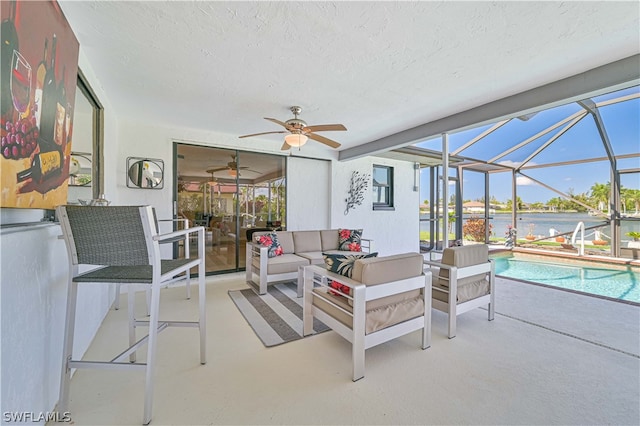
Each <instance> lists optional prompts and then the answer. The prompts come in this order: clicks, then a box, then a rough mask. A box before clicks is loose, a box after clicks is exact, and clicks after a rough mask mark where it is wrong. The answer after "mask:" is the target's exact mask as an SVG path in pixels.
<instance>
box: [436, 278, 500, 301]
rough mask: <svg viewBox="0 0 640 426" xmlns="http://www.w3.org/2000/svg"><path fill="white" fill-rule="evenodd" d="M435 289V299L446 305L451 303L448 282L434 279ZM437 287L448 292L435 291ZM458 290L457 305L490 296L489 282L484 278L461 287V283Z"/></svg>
mask: <svg viewBox="0 0 640 426" xmlns="http://www.w3.org/2000/svg"><path fill="white" fill-rule="evenodd" d="M433 287H434V290H433V298H434V299H438V300H441V301H443V302H445V303H448V302H449V293H448V292H449V282H448V281H447V280H443V279H441V278H438V277H434V278H433ZM436 287H437V288H441V289H443V290H446V292H444V291H438V290H435V288H436ZM457 289H458V291H457V297H456V299H457V300H456V303H464V302H467V301H469V300H473V299H475V298H477V297H480V296H484V295H486V294H489V281H487V280H486V279H484V277H483V278H481V279H479V280H477V281H473V282H467V283H464V284H463V285H460V283H458V287H457Z"/></svg>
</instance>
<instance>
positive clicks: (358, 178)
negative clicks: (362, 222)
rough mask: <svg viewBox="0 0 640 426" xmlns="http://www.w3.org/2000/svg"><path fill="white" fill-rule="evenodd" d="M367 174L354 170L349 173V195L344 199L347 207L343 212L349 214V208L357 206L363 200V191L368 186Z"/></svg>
mask: <svg viewBox="0 0 640 426" xmlns="http://www.w3.org/2000/svg"><path fill="white" fill-rule="evenodd" d="M369 177H370V175H369V174H366V173H360V172H358V171H357V170H354V172H353V173H351V184H350V185H349V196H348V197H347V198H346V199H345V200H344V201H345V202H346V203H347V208H346V209H345V211H344V214H345V215H347V214H349V210H351V209H353V208H355V207H356V206H359V205H360V204H362V202H363V201H364V193H365V191H366V190H367V187H368V186H369Z"/></svg>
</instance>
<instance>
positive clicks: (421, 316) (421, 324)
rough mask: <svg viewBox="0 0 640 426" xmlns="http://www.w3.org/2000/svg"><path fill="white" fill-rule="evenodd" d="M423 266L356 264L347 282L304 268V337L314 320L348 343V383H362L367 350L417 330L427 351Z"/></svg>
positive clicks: (390, 260)
mask: <svg viewBox="0 0 640 426" xmlns="http://www.w3.org/2000/svg"><path fill="white" fill-rule="evenodd" d="M423 260H424V258H423V256H422V255H420V254H418V253H405V254H398V255H393V256H386V257H369V258H364V259H358V260H356V261H355V262H354V263H353V270H352V274H351V278H347V277H346V276H343V275H340V274H337V273H335V272H330V271H328V270H327V269H326V268H325V267H324V266H318V265H310V266H306V267H304V271H303V273H302V275H303V276H302V277H301V279H302V280H303V282H304V314H303V327H304V335H305V336H307V335H309V334H312V333H313V318H314V317H315V318H318V319H319V320H320V321H322V322H324V323H325V324H326V325H327V326H329V327H331V328H332V329H333V330H334V331H335V332H336V333H338V334H339V335H340V336H342V337H344V338H345V339H347V340H348V341H349V342H351V345H352V360H353V381H356V380H358V379H361V378H363V377H364V357H365V350H366V349H368V348H371V347H373V346H376V345H379V344H381V343H384V342H387V341H389V340H392V339H395V338H396V337H400V336H403V335H405V334H408V333H411V332H413V331H415V330H422V349H426V348H428V347H429V346H430V345H431V297H430V295H431V273H430V272H429V271H428V270H427V271H426V272H424V271H423ZM331 281H335V282H337V283H340V284H341V285H338V286H336V285H335V284H334V285H332V283H331Z"/></svg>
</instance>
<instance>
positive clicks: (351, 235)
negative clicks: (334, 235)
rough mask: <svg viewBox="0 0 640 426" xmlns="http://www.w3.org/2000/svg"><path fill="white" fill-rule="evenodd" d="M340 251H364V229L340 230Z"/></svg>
mask: <svg viewBox="0 0 640 426" xmlns="http://www.w3.org/2000/svg"><path fill="white" fill-rule="evenodd" d="M338 234H339V236H338V250H342V251H362V247H361V246H360V242H361V241H362V229H338Z"/></svg>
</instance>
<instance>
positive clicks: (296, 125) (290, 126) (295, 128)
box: [284, 118, 307, 133]
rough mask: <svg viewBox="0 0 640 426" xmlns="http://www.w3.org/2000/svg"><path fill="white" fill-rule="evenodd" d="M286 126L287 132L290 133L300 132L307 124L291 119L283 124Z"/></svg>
mask: <svg viewBox="0 0 640 426" xmlns="http://www.w3.org/2000/svg"><path fill="white" fill-rule="evenodd" d="M284 124H286V125H287V130H289V131H291V132H294V133H296V132H301V131H302V129H304V128H305V127H307V123H306V122H305V121H304V120H300V119H299V118H292V119H289V120H287V121H285V122H284Z"/></svg>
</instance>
